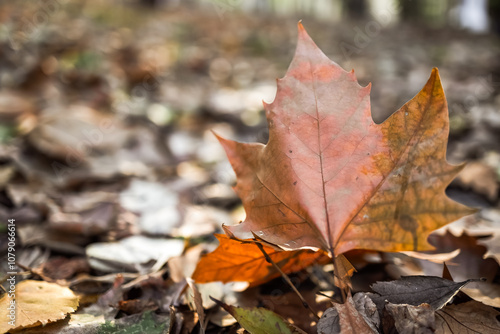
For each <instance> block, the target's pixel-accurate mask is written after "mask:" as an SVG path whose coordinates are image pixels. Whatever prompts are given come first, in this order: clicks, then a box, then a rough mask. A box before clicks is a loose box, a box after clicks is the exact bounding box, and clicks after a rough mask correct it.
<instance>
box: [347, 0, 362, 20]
mask: <svg viewBox="0 0 500 334" xmlns="http://www.w3.org/2000/svg"><path fill="white" fill-rule="evenodd" d="M342 5H343V6H342V7H343V8H344V10H345V13H347V16H348V17H349V18H351V19H363V18H365V17H366V15H367V12H368V10H367V5H366V0H342Z"/></svg>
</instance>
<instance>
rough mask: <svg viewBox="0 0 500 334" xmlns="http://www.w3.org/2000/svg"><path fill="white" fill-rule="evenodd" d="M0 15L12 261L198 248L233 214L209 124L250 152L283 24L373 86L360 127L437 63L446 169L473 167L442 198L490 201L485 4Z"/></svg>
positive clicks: (82, 7) (65, 7)
mask: <svg viewBox="0 0 500 334" xmlns="http://www.w3.org/2000/svg"><path fill="white" fill-rule="evenodd" d="M0 8H1V12H0V23H1V26H0V43H1V47H0V87H1V88H0V143H1V144H0V217H1V221H2V222H6V220H7V219H9V218H15V219H16V220H17V222H18V231H19V236H20V238H21V241H22V244H23V246H26V247H28V246H30V247H32V248H30V249H31V251H30V252H28V253H27V254H28V255H26V261H27V262H26V263H30V262H29V261H35V260H36V261H38V262H39V263H42V262H43V261H46V260H47V259H48V257H49V255H47V253H43V252H44V251H45V250H47V249H48V250H50V251H52V252H57V253H58V254H66V255H82V254H85V249H86V247H87V246H88V245H89V244H90V243H91V242H95V241H111V240H118V239H121V238H123V237H125V236H129V235H133V234H146V235H169V236H174V237H180V238H187V239H189V240H196V238H211V237H210V236H211V235H212V233H213V232H217V231H218V232H220V231H221V228H220V226H221V224H222V223H225V224H234V223H237V222H238V221H240V220H241V219H243V216H244V213H243V210H242V208H241V206H240V204H239V203H240V202H239V199H238V198H237V197H236V196H235V194H234V193H233V191H232V189H231V185H232V184H233V183H234V174H233V172H232V170H231V168H230V166H229V164H228V162H227V160H226V157H225V154H224V152H223V150H222V149H221V147H220V146H219V144H218V143H217V141H216V140H215V138H214V136H213V134H212V132H211V131H212V130H213V131H216V132H217V133H219V134H221V135H223V136H225V137H228V138H231V139H236V140H240V141H258V142H266V140H267V135H268V133H267V124H266V120H265V116H264V112H263V108H262V100H264V101H267V102H271V101H272V100H273V97H274V94H275V91H276V83H275V79H276V78H278V77H282V76H284V74H285V72H286V68H287V66H288V64H289V63H290V61H291V59H292V56H293V51H294V48H295V45H296V36H297V22H298V21H299V20H302V23H303V24H304V26H305V28H306V29H307V30H308V33H309V34H310V36H311V37H312V38H313V39H314V40H315V42H316V43H317V45H318V46H319V47H320V48H321V49H322V50H323V51H324V52H325V53H326V55H327V56H329V57H330V58H331V59H332V60H333V61H335V62H337V63H338V64H340V65H341V66H342V67H343V68H344V69H346V70H351V69H354V70H355V73H356V75H357V77H358V80H359V82H360V83H361V84H362V85H366V84H368V83H369V82H372V95H371V101H372V109H373V117H374V119H375V121H376V122H381V121H383V120H384V119H385V118H386V117H387V116H389V115H390V114H391V113H392V112H394V111H395V110H397V109H398V108H399V107H400V106H401V105H402V104H404V103H405V102H406V101H407V100H409V99H410V98H411V97H413V96H414V95H415V94H416V93H417V92H418V91H419V90H420V89H421V88H422V87H423V85H424V84H425V82H426V81H427V78H428V77H429V75H430V72H431V69H432V68H433V67H438V68H439V70H440V74H441V78H442V81H443V85H444V89H445V93H446V96H447V99H448V103H449V110H450V120H451V136H450V143H449V152H448V156H449V160H450V161H452V162H461V161H464V160H469V161H471V163H470V164H469V167H470V166H472V167H471V168H469V167H467V168H466V170H464V173H463V174H461V176H460V177H459V178H458V179H457V180H456V181H454V183H453V185H452V187H451V188H450V194H451V195H452V196H454V198H457V199H459V200H460V201H463V202H466V203H468V204H469V205H473V206H479V207H484V208H497V207H498V194H499V191H498V186H499V182H498V180H499V175H500V155H499V151H500V150H499V145H500V112H499V107H500V43H499V33H500V25H499V22H500V21H499V16H500V1H495V0H491V1H486V0H482V1H481V0H476V1H473V0H470V1H469V0H446V1H445V0H442V1H433V0H420V1H403V0H401V1H391V0H356V1H347V0H318V1H306V0H274V1H264V0H246V1H243V0H200V1H195V0H191V1H180V0H143V1H139V0H136V1H134V0H121V1H118V0H115V1H99V0H87V1H67V0H45V1H15V2H13V1H12V2H2V5H1V7H0ZM494 212H497V213H496V216H494V217H495V218H492V219H497V218H498V210H497V211H494ZM3 229H5V226H4V227H3ZM1 242H2V244H1V246H2V247H5V244H4V240H3V239H2V241H1ZM36 247H38V248H36ZM33 249H38V250H37V251H36V252H38V253H36V254H38V255H36V256H34V255H33V252H35V251H34V250H33ZM42 253H43V254H45V255H43V256H42V255H41V254H42ZM33 265H34V264H33V263H31V264H30V266H33ZM193 266H194V264H193Z"/></svg>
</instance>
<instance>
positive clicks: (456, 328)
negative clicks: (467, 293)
mask: <svg viewBox="0 0 500 334" xmlns="http://www.w3.org/2000/svg"><path fill="white" fill-rule="evenodd" d="M499 317H500V312H498V311H497V310H495V309H494V308H493V307H488V306H486V305H484V304H481V303H479V302H476V301H470V302H467V303H462V304H458V305H449V306H446V307H445V308H443V309H442V310H439V311H437V312H436V333H438V334H441V333H454V334H465V333H467V334H472V333H481V334H494V333H500V321H499V320H498V318H499Z"/></svg>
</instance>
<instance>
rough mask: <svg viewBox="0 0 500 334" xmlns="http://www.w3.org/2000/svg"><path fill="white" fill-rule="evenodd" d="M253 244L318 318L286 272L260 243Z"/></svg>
mask: <svg viewBox="0 0 500 334" xmlns="http://www.w3.org/2000/svg"><path fill="white" fill-rule="evenodd" d="M255 244H256V245H257V247H259V249H260V251H261V252H262V254H264V257H265V258H266V261H267V262H269V263H270V264H272V265H273V266H274V268H275V269H276V270H278V272H279V273H280V274H281V276H282V277H283V279H284V280H285V282H287V283H288V285H290V287H291V288H292V290H293V291H294V292H295V293H296V294H297V296H299V298H300V300H301V301H302V305H304V307H305V308H307V309H309V311H310V312H311V313H312V314H313V315H314V317H315V318H316V320H319V317H318V315H317V314H316V312H314V310H313V309H312V308H311V306H310V305H309V304H308V303H307V302H306V300H305V299H304V297H302V295H301V294H300V292H299V290H297V288H296V287H295V285H293V283H292V281H291V280H290V278H289V277H288V275H287V274H285V273H284V272H283V271H282V270H281V268H280V267H278V265H277V264H276V263H275V262H274V261H273V260H272V259H271V257H269V255H268V254H267V253H266V251H265V250H264V247H263V246H262V244H261V243H260V242H258V241H256V242H255Z"/></svg>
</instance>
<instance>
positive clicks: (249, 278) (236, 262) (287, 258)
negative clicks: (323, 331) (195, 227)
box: [192, 234, 330, 286]
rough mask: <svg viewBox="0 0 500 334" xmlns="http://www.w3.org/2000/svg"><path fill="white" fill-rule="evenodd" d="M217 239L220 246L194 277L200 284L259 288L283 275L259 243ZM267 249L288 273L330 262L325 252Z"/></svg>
mask: <svg viewBox="0 0 500 334" xmlns="http://www.w3.org/2000/svg"><path fill="white" fill-rule="evenodd" d="M215 236H216V237H217V239H218V240H219V242H220V245H219V247H217V249H215V251H213V252H212V253H209V254H207V255H205V256H203V257H202V258H201V260H200V261H199V262H198V265H197V267H196V270H195V271H194V273H193V276H192V277H193V279H194V280H195V281H196V282H197V283H207V282H213V281H221V282H224V283H227V282H235V281H242V282H249V283H250V286H256V285H259V284H262V283H265V282H268V281H270V280H272V279H274V278H276V277H279V276H280V273H279V272H278V271H277V270H276V269H275V268H274V267H273V265H272V264H271V263H268V262H267V261H266V259H265V257H264V255H263V254H262V252H261V251H260V250H259V248H258V247H257V246H256V245H255V244H253V243H242V242H240V241H238V240H233V239H229V237H228V236H226V235H223V234H216V235H215ZM263 247H264V250H265V251H266V253H267V254H268V255H269V256H270V257H271V259H272V260H273V261H274V262H275V263H276V264H277V265H278V266H279V267H280V268H281V270H282V271H283V272H284V273H286V274H289V273H292V272H296V271H300V270H302V269H304V268H307V267H308V266H310V265H312V264H314V263H321V264H324V263H326V262H328V261H329V260H330V259H329V257H328V256H327V255H326V254H325V253H323V252H312V251H310V250H299V251H290V252H286V251H279V250H276V249H274V248H271V247H269V246H265V245H264V246H263Z"/></svg>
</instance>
